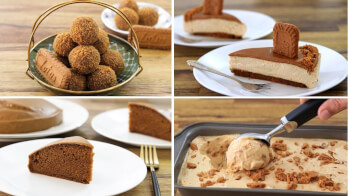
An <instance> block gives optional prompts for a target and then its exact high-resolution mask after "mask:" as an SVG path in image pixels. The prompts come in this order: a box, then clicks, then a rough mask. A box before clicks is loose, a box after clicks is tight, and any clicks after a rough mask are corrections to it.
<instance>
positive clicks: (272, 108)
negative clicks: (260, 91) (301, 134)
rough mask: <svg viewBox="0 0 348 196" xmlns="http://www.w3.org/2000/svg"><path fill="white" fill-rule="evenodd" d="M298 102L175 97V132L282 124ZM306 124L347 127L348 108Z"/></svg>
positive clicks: (287, 100) (177, 195) (176, 192)
mask: <svg viewBox="0 0 348 196" xmlns="http://www.w3.org/2000/svg"><path fill="white" fill-rule="evenodd" d="M299 103H300V101H299V100H298V99H175V102H174V105H175V109H174V131H175V134H177V133H178V132H180V131H181V130H182V129H183V128H184V127H186V126H188V125H190V124H192V123H197V122H202V121H213V122H239V123H271V124H279V123H280V121H279V120H280V118H281V117H282V116H284V115H286V114H287V113H289V112H290V111H291V110H293V109H295V108H296V107H297V106H298V105H299ZM307 124H309V125H341V126H347V111H343V112H341V113H338V114H337V115H335V116H333V117H332V118H331V119H329V120H327V121H321V120H319V119H318V118H314V119H312V120H310V121H309V122H308V123H306V125H307ZM174 145H175V144H174ZM174 191H175V195H176V196H180V193H179V192H178V191H177V190H174Z"/></svg>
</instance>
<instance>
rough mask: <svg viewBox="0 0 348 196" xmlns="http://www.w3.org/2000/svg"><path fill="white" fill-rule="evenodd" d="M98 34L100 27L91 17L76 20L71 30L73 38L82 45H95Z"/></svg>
mask: <svg viewBox="0 0 348 196" xmlns="http://www.w3.org/2000/svg"><path fill="white" fill-rule="evenodd" d="M98 33H99V28H98V25H97V23H96V22H95V21H94V20H93V19H92V18H90V17H78V18H76V19H75V20H73V22H72V25H71V28H70V36H71V38H72V39H73V40H74V42H76V43H78V44H80V45H91V44H94V42H96V41H97V39H98Z"/></svg>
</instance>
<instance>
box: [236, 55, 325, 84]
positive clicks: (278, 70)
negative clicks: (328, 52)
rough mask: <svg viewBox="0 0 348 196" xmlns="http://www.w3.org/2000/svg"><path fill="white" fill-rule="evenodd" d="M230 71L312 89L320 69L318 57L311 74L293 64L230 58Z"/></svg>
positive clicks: (247, 58) (249, 58) (248, 58)
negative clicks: (272, 78) (290, 82)
mask: <svg viewBox="0 0 348 196" xmlns="http://www.w3.org/2000/svg"><path fill="white" fill-rule="evenodd" d="M230 69H231V70H233V69H237V70H241V71H247V72H252V73H256V74H262V75H265V76H271V77H275V78H280V79H284V80H289V81H293V82H297V83H301V84H304V85H305V86H306V87H307V88H313V87H314V86H315V84H316V83H317V81H318V75H319V69H320V56H319V59H318V63H317V66H315V68H314V70H313V72H308V71H307V70H306V69H303V68H301V67H298V66H296V65H293V64H288V63H279V62H273V61H267V60H263V59H257V58H251V57H238V56H230Z"/></svg>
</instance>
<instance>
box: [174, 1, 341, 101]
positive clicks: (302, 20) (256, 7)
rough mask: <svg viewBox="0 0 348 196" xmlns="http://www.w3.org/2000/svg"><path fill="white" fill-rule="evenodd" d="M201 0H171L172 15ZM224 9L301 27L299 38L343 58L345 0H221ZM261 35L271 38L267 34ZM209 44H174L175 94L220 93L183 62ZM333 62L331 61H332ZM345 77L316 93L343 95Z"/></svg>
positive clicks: (207, 94) (198, 55)
mask: <svg viewBox="0 0 348 196" xmlns="http://www.w3.org/2000/svg"><path fill="white" fill-rule="evenodd" d="M202 2H203V0H191V1H185V0H175V7H174V10H175V12H174V15H181V14H184V12H185V11H186V10H188V9H190V8H193V7H196V6H198V5H200V4H201V3H202ZM224 8H225V9H242V10H251V11H256V12H261V13H264V14H267V15H269V16H271V17H273V18H274V19H275V20H276V21H282V22H286V23H292V24H295V25H296V26H298V27H299V29H300V30H301V35H300V39H301V41H308V42H312V43H316V44H320V45H323V46H326V47H328V48H331V49H333V50H335V51H337V52H338V53H340V54H342V55H343V56H344V57H345V58H347V1H346V0H330V1H317V0H306V1H302V0H287V1H270V0H233V1H227V0H225V1H224ZM263 39H272V35H268V36H266V37H264V38H263ZM211 50H213V49H212V48H210V49H209V48H208V49H206V48H193V47H184V46H178V45H175V47H174V80H175V82H174V94H175V95H176V96H217V95H220V94H218V93H215V92H213V91H211V90H208V89H206V88H205V87H203V86H201V85H200V84H199V83H198V82H197V81H196V80H195V78H194V76H193V74H192V68H190V67H189V66H187V64H186V61H187V60H197V59H198V58H199V57H201V56H202V55H204V54H206V53H207V52H209V51H211ZM333 66H334V65H333ZM346 90H347V79H345V80H344V81H343V82H341V83H340V84H339V85H337V86H336V87H334V88H332V89H330V90H327V91H325V92H323V93H319V94H317V95H318V96H345V95H347V91H346Z"/></svg>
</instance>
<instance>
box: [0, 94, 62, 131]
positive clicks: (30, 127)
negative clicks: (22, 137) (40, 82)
mask: <svg viewBox="0 0 348 196" xmlns="http://www.w3.org/2000/svg"><path fill="white" fill-rule="evenodd" d="M62 116H63V114H62V110H61V109H59V108H58V107H56V106H55V105H53V104H52V103H50V102H48V101H45V100H43V99H2V100H0V133H6V134H10V133H11V134H12V133H13V134H15V133H28V132H34V131H41V130H45V129H48V128H50V127H53V126H56V125H59V124H60V123H61V122H62Z"/></svg>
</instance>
